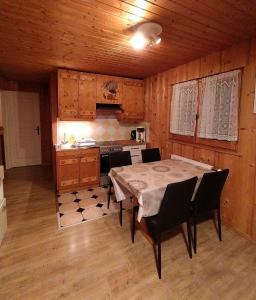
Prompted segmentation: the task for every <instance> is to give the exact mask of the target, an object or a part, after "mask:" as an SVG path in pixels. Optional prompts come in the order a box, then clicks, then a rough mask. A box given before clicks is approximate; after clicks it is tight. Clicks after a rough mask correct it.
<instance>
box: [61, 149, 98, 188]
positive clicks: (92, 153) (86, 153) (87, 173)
mask: <svg viewBox="0 0 256 300" xmlns="http://www.w3.org/2000/svg"><path fill="white" fill-rule="evenodd" d="M56 157H57V189H58V191H59V192H67V191H74V190H76V189H81V188H83V187H87V186H91V185H97V184H99V169H100V167H99V148H90V149H74V150H59V151H57V153H56Z"/></svg>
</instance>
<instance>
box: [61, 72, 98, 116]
mask: <svg viewBox="0 0 256 300" xmlns="http://www.w3.org/2000/svg"><path fill="white" fill-rule="evenodd" d="M58 108H59V118H60V119H61V120H90V119H95V118H96V75H94V74H88V73H83V72H76V71H70V70H58Z"/></svg>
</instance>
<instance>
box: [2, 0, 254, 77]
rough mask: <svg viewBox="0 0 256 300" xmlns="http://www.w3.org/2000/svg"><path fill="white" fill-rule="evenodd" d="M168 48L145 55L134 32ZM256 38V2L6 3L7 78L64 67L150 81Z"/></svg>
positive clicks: (92, 0) (30, 0)
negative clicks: (155, 37)
mask: <svg viewBox="0 0 256 300" xmlns="http://www.w3.org/2000/svg"><path fill="white" fill-rule="evenodd" d="M145 21H156V22H158V23H160V24H161V25H162V26H163V33H162V43H161V44H160V45H157V46H155V47H152V48H149V49H146V50H143V51H140V52H137V51H135V50H133V49H132V48H131V46H130V43H129V41H130V37H131V33H132V28H133V27H134V26H135V25H136V24H138V23H141V22H145ZM255 34H256V1H255V0H235V1H234V0H208V1H205V0H148V1H144V0H123V1H122V0H72V1H71V0H55V1H53V0H44V1H38V0H23V1H22V0H12V1H10V0H0V40H1V46H0V73H1V74H2V75H4V76H6V77H7V78H10V79H19V80H35V81H42V80H46V79H47V78H48V76H49V74H50V72H51V71H53V70H55V69H56V68H57V67H62V68H69V69H77V70H84V71H90V72H97V73H106V74H113V75H121V76H130V77H138V78H144V77H147V76H149V75H152V74H155V73H158V72H160V71H164V70H167V69H169V68H170V67H173V66H176V65H180V64H183V63H186V62H188V61H191V60H193V59H196V58H198V57H201V56H204V55H206V54H208V53H211V52H213V51H217V50H220V49H223V48H226V47H228V46H230V45H231V44H234V43H236V42H238V41H241V40H243V39H247V38H249V37H251V36H253V35H255Z"/></svg>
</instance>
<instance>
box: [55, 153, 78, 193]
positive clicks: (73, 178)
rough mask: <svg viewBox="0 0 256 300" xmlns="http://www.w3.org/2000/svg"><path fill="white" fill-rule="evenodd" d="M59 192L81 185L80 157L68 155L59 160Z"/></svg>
mask: <svg viewBox="0 0 256 300" xmlns="http://www.w3.org/2000/svg"><path fill="white" fill-rule="evenodd" d="M57 178H58V179H57V181H58V190H61V189H70V188H75V187H77V186H78V185H79V157H77V156H74V155H69V156H68V155H67V156H63V157H58V158H57Z"/></svg>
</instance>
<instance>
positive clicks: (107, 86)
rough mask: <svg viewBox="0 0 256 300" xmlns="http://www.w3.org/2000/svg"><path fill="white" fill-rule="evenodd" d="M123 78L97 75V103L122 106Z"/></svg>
mask: <svg viewBox="0 0 256 300" xmlns="http://www.w3.org/2000/svg"><path fill="white" fill-rule="evenodd" d="M122 98H123V78H120V77H116V76H106V75H97V103H105V104H122Z"/></svg>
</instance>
